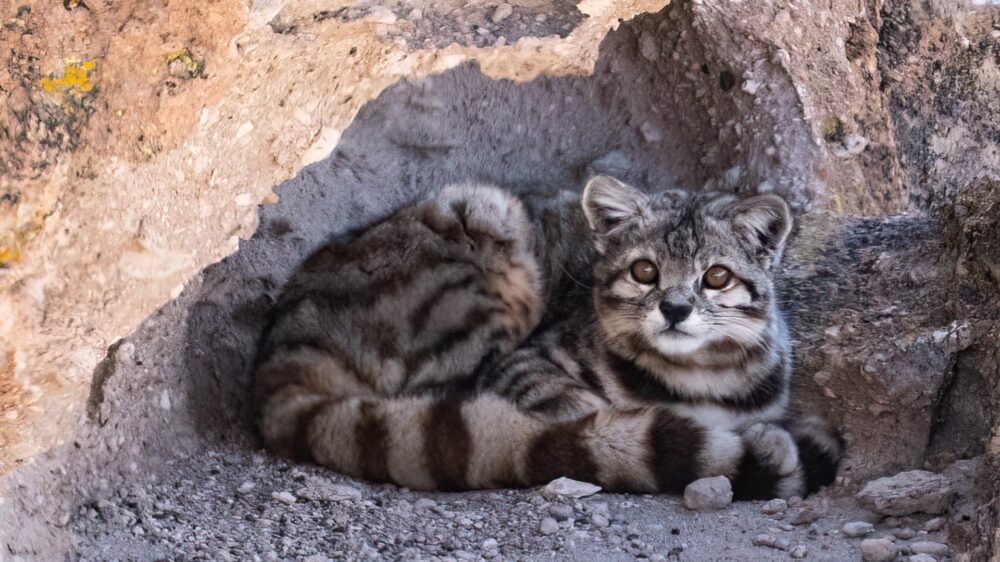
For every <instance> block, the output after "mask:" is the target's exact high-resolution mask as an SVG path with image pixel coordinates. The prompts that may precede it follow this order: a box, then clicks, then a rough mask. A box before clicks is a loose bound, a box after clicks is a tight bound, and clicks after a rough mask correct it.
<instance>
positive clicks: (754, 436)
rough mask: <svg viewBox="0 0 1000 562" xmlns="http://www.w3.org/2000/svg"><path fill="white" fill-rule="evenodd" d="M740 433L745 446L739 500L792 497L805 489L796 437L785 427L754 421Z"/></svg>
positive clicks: (736, 487)
mask: <svg viewBox="0 0 1000 562" xmlns="http://www.w3.org/2000/svg"><path fill="white" fill-rule="evenodd" d="M740 437H741V439H742V442H743V446H744V448H745V451H744V454H743V458H742V460H741V462H740V467H739V473H738V474H737V476H736V478H735V480H734V481H733V494H734V496H735V498H736V499H739V500H758V499H770V498H789V497H792V496H801V495H805V493H806V479H805V474H804V472H803V470H802V464H801V462H800V460H799V449H798V446H797V445H796V444H795V439H794V438H793V437H792V435H791V434H790V433H789V432H788V431H787V430H785V429H784V428H783V427H781V426H778V425H775V424H771V423H764V422H759V423H754V424H752V425H750V426H749V427H747V428H745V429H744V430H743V431H742V432H741V433H740Z"/></svg>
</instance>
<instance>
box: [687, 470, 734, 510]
mask: <svg viewBox="0 0 1000 562" xmlns="http://www.w3.org/2000/svg"><path fill="white" fill-rule="evenodd" d="M731 503H733V486H732V484H731V483H730V482H729V479H728V478H726V477H725V476H714V477H712V478H702V479H700V480H695V481H694V482H692V483H690V484H688V485H687V488H684V507H686V508H688V509H690V510H692V511H709V510H715V509H722V508H724V507H726V506H728V505H729V504H731Z"/></svg>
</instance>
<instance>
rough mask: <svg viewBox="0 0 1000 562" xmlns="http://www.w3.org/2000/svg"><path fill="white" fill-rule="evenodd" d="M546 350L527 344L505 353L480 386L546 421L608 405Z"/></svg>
mask: <svg viewBox="0 0 1000 562" xmlns="http://www.w3.org/2000/svg"><path fill="white" fill-rule="evenodd" d="M538 339H542V338H538ZM547 351H550V350H547V349H546V348H545V347H544V346H543V345H529V346H525V347H521V348H519V349H517V350H515V351H513V352H511V353H509V354H507V355H506V356H505V357H503V359H502V360H500V361H497V362H496V364H495V365H493V367H492V368H491V369H490V372H489V375H488V377H486V378H484V379H483V381H482V389H483V390H486V391H490V392H493V393H495V394H496V395H498V396H500V397H502V398H504V399H505V400H507V401H509V402H510V403H511V404H513V405H514V406H515V407H517V408H518V409H519V410H521V411H523V412H525V413H526V414H528V415H531V416H533V417H536V418H538V419H540V420H544V421H546V422H549V423H553V422H560V421H567V420H574V419H578V418H581V417H583V416H585V415H588V414H591V413H593V412H595V411H597V410H598V409H601V408H608V407H610V404H609V403H608V401H607V399H605V398H604V397H603V396H601V395H600V393H599V392H598V391H597V390H596V389H595V388H593V387H591V386H589V385H588V384H587V382H586V381H585V380H583V379H581V378H580V377H579V375H576V374H575V373H573V372H571V371H570V370H567V368H569V369H572V366H568V365H565V364H564V365H560V364H559V363H557V362H556V360H553V359H552V358H551V357H550V356H549V353H547Z"/></svg>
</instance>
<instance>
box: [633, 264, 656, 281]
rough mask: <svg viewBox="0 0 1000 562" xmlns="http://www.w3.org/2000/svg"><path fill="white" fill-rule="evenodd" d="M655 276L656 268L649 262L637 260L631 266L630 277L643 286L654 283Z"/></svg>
mask: <svg viewBox="0 0 1000 562" xmlns="http://www.w3.org/2000/svg"><path fill="white" fill-rule="evenodd" d="M656 274H657V271H656V266H655V265H653V262H651V261H649V260H639V261H637V262H635V263H633V264H632V277H633V278H634V279H635V280H636V281H638V282H640V283H642V284H643V285H649V284H651V283H652V282H654V281H656Z"/></svg>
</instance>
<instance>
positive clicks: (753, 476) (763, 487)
mask: <svg viewBox="0 0 1000 562" xmlns="http://www.w3.org/2000/svg"><path fill="white" fill-rule="evenodd" d="M780 481H781V476H779V475H778V473H777V472H776V471H775V470H773V469H771V468H768V466H767V465H766V464H764V463H763V462H761V460H760V459H758V458H757V456H756V455H755V454H753V452H752V451H749V450H748V451H747V452H746V453H744V454H743V460H742V461H740V469H739V472H738V473H737V476H736V479H735V480H733V499H734V500H736V501H749V500H769V499H773V498H775V497H777V494H778V482H780Z"/></svg>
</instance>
